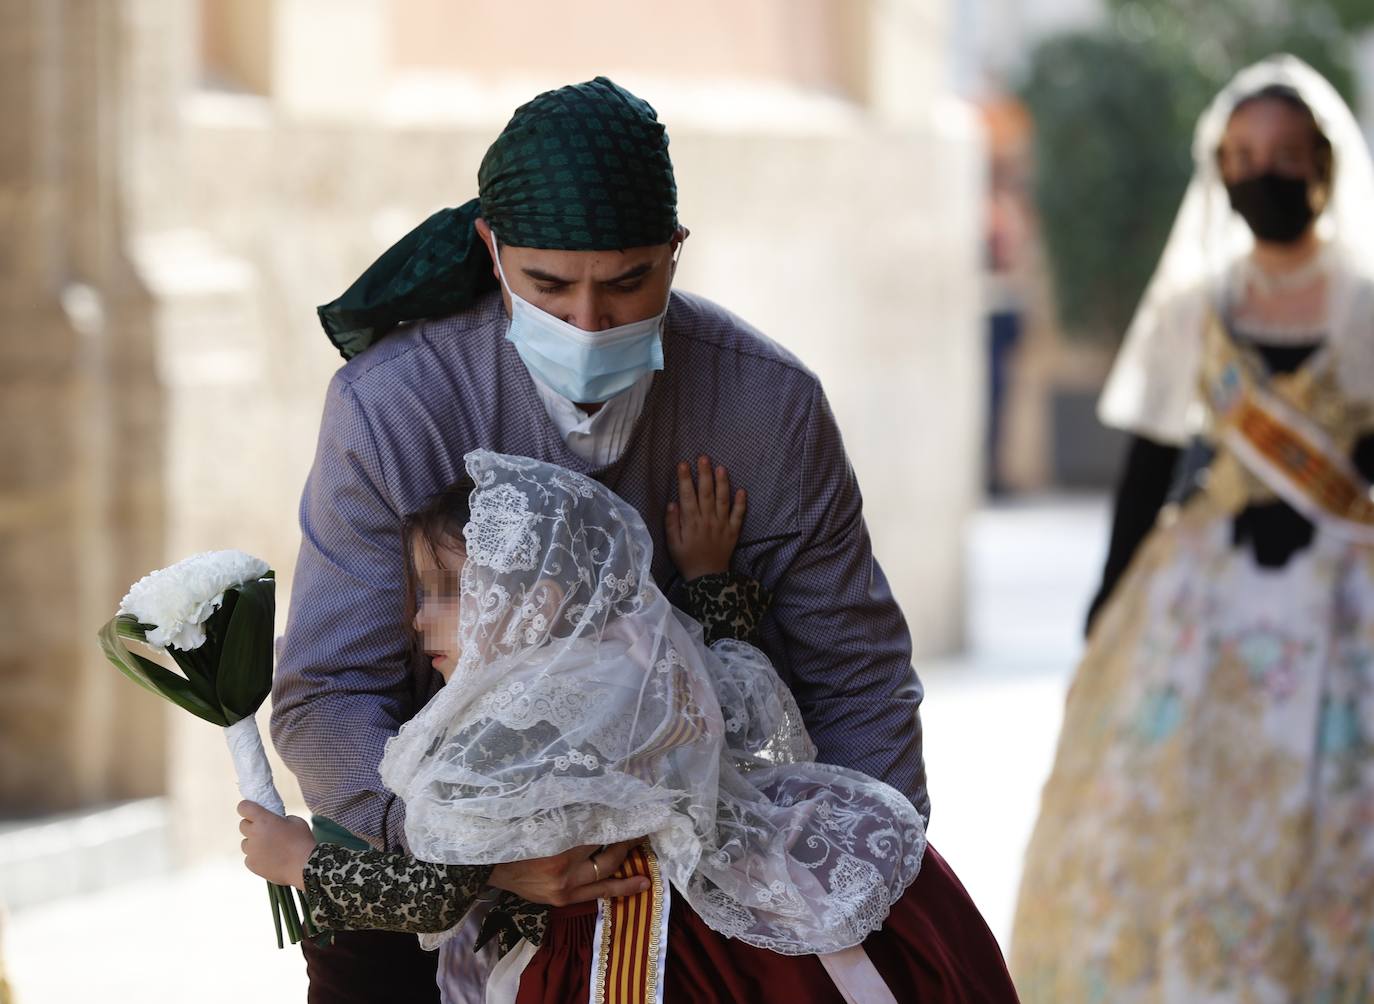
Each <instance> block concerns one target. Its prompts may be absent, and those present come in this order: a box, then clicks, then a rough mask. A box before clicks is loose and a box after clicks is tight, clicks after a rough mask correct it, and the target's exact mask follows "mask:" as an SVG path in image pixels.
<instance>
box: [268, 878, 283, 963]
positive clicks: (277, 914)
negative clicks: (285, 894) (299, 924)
mask: <svg viewBox="0 0 1374 1004" xmlns="http://www.w3.org/2000/svg"><path fill="white" fill-rule="evenodd" d="M267 898H268V899H269V900H271V902H272V926H274V927H275V928H276V929H277V947H278V948H285V947H286V943H285V942H283V941H282V938H281V907H280V906H279V904H278V903H277V887H276V886H274V885H273V884H272V883H271V882H268V883H267Z"/></svg>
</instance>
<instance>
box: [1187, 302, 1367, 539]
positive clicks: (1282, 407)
mask: <svg viewBox="0 0 1374 1004" xmlns="http://www.w3.org/2000/svg"><path fill="white" fill-rule="evenodd" d="M1212 323H1213V324H1215V325H1220V323H1221V322H1220V320H1218V319H1217V318H1216V317H1215V316H1214V317H1213V321H1212ZM1242 365H1243V364H1242V362H1241V360H1240V359H1239V358H1236V357H1235V355H1234V354H1232V357H1231V358H1230V359H1229V360H1228V361H1227V362H1226V363H1225V365H1224V366H1223V367H1222V369H1221V371H1220V373H1219V375H1218V376H1217V378H1216V380H1215V381H1214V382H1213V385H1212V387H1211V388H1210V392H1211V400H1212V408H1213V412H1214V414H1215V416H1216V420H1217V433H1218V436H1219V437H1220V438H1221V440H1222V441H1223V442H1224V443H1225V444H1226V445H1227V446H1228V447H1229V448H1230V449H1231V450H1232V451H1233V452H1234V453H1235V455H1236V457H1237V459H1239V460H1240V462H1241V463H1242V464H1244V465H1245V467H1246V469H1247V470H1249V471H1250V472H1251V473H1252V474H1254V475H1255V477H1257V478H1259V480H1260V481H1261V482H1262V483H1263V484H1264V485H1265V486H1266V487H1267V488H1269V489H1270V490H1271V491H1272V492H1273V493H1274V494H1275V495H1277V496H1279V498H1281V499H1283V500H1284V501H1285V502H1287V503H1288V504H1289V505H1291V506H1292V507H1293V508H1294V509H1297V510H1298V511H1299V512H1301V513H1302V514H1303V515H1304V516H1306V517H1307V518H1308V519H1310V520H1312V521H1313V522H1315V523H1318V524H1320V525H1321V526H1323V527H1326V528H1328V529H1330V530H1332V531H1333V532H1335V533H1338V534H1340V535H1341V536H1343V537H1347V538H1349V539H1352V540H1356V541H1359V542H1362V543H1374V498H1371V494H1370V486H1369V484H1368V483H1367V482H1366V481H1365V480H1364V478H1363V477H1361V476H1360V473H1359V472H1358V471H1357V470H1356V469H1355V467H1354V465H1353V464H1351V463H1350V460H1349V459H1348V458H1347V457H1346V456H1345V455H1344V454H1342V453H1341V452H1340V451H1339V450H1338V449H1337V448H1336V446H1335V444H1334V443H1332V442H1331V439H1330V437H1329V436H1328V435H1327V434H1326V433H1325V432H1324V431H1323V430H1322V429H1321V428H1320V427H1318V426H1317V425H1316V423H1314V422H1313V421H1312V420H1311V419H1309V418H1308V417H1307V416H1305V415H1303V414H1302V413H1301V412H1299V411H1298V410H1297V409H1296V408H1294V407H1293V406H1292V405H1290V404H1288V403H1287V402H1286V401H1284V400H1282V399H1281V398H1279V397H1278V396H1277V395H1275V394H1274V393H1272V392H1271V391H1268V390H1266V389H1265V388H1264V387H1263V386H1262V385H1261V384H1260V383H1259V382H1258V381H1256V380H1253V379H1251V378H1250V377H1249V375H1248V374H1246V373H1245V371H1244V370H1243V368H1242Z"/></svg>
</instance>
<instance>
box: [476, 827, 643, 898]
mask: <svg viewBox="0 0 1374 1004" xmlns="http://www.w3.org/2000/svg"><path fill="white" fill-rule="evenodd" d="M639 842H640V841H639V840H637V839H636V840H624V841H621V842H620V843H618V844H608V845H606V846H605V847H596V846H593V845H588V846H585V847H574V848H572V849H571V850H567V851H564V852H563V853H562V854H555V855H554V856H553V857H550V858H532V859H530V860H529V861H508V862H506V863H504V864H499V865H497V866H496V867H494V868H493V869H492V870H491V877H490V878H489V879H487V884H488V885H490V886H493V887H494V888H497V889H505V890H507V891H508V892H513V893H515V894H516V895H517V896H519V897H520V898H521V899H524V900H528V901H529V902H531V903H547V904H548V905H549V906H567V905H568V904H569V903H584V902H586V901H588V900H593V899H602V898H603V897H611V898H615V897H618V896H633V895H635V894H636V893H641V892H644V890H646V889H648V888H649V880H648V879H647V878H645V877H644V876H642V875H637V876H635V877H633V878H623V879H616V878H611V876H612V875H614V874H615V873H616V869H618V868H619V867H620V865H621V862H623V861H624V860H625V856H626V855H627V854H629V853H630V849H631V848H633V847H634V846H635V845H636V844H638V843H639Z"/></svg>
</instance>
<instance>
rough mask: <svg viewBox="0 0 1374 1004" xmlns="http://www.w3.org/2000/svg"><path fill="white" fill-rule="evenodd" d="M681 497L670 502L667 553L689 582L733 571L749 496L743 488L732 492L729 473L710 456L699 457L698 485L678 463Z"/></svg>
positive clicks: (683, 465) (678, 490)
mask: <svg viewBox="0 0 1374 1004" xmlns="http://www.w3.org/2000/svg"><path fill="white" fill-rule="evenodd" d="M677 492H678V501H676V502H669V503H668V513H667V516H666V518H665V521H664V522H665V529H666V531H667V538H668V554H669V556H670V557H671V558H672V559H673V564H674V565H676V566H677V570H678V572H679V573H681V575H682V577H683V579H684V580H686V581H687V582H691V581H692V580H693V579H698V578H700V577H701V576H703V575H714V574H718V573H720V572H728V571H729V570H730V556H731V555H732V554H734V553H735V544H736V543H738V542H739V534H740V529H741V528H742V527H743V526H744V511H745V508H746V505H747V499H746V497H745V494H744V490H743V489H740V490H739V491H737V492H735V493H734V496H733V498H732V497H731V494H730V475H729V474H727V473H726V471H725V468H724V467H721V466H719V465H717V466H716V467H715V469H714V470H712V468H711V461H710V460H708V459H707V458H706V457H698V458H697V479H696V484H693V483H692V468H691V466H690V465H689V464H687V463H680V464H678V465H677Z"/></svg>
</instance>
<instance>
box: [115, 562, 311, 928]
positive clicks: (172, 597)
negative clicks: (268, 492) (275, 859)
mask: <svg viewBox="0 0 1374 1004" xmlns="http://www.w3.org/2000/svg"><path fill="white" fill-rule="evenodd" d="M275 586H276V580H275V579H274V578H273V574H272V570H271V569H270V568H269V567H268V565H267V562H265V561H262V560H261V559H259V558H255V557H253V556H252V555H250V554H244V553H243V552H242V551H207V552H206V553H204V554H197V555H194V556H193V557H190V558H187V559H185V560H184V561H179V562H177V563H176V564H175V565H170V566H168V567H167V568H164V569H162V570H160V571H157V572H153V573H152V574H150V575H145V576H144V577H143V578H141V579H139V580H138V582H136V583H134V585H133V586H132V587H130V589H129V593H128V595H127V596H125V597H124V599H123V600H122V601H121V602H120V604H119V613H118V614H117V615H116V616H115V617H114V618H112V619H111V620H110V622H109V623H108V624H106V625H105V626H104V627H103V628H101V630H100V647H101V648H102V649H104V651H105V656H106V658H108V659H109V660H110V662H112V663H114V665H115V667H116V668H117V669H118V670H119V671H120V672H121V673H123V674H124V675H125V676H127V677H128V678H129V679H131V680H133V681H134V682H135V683H137V684H138V685H139V686H141V687H144V688H146V689H147V690H150V691H152V692H153V693H154V694H157V695H158V696H159V697H164V698H166V699H167V700H169V701H171V702H172V703H173V704H175V705H177V706H179V707H182V708H184V709H186V710H187V711H189V712H190V713H191V714H193V715H195V716H196V717H197V718H203V719H205V720H206V721H207V722H213V723H214V724H215V725H218V726H219V727H220V728H222V729H224V738H225V740H226V741H227V742H228V744H229V753H230V756H231V757H232V758H233V761H234V772H235V774H236V775H237V776H238V785H239V791H240V792H242V794H243V797H244V798H246V799H249V800H251V801H254V802H257V803H258V804H259V805H261V806H263V807H264V808H267V809H270V810H271V811H272V812H275V813H277V815H279V816H281V815H285V814H286V807H285V806H284V805H283V804H282V800H281V795H279V794H278V793H277V788H276V785H274V784H273V783H272V768H271V765H270V764H268V762H267V754H266V753H265V752H264V751H263V748H262V737H261V736H260V735H259V734H258V726H257V722H256V721H255V720H254V718H253V716H254V715H255V714H256V713H257V710H258V708H259V707H261V706H262V702H263V701H264V700H266V699H267V695H268V694H269V693H271V690H272V630H273V619H274V615H275V612H276V592H275ZM126 639H132V640H134V641H138V642H142V643H143V644H145V645H147V646H149V647H150V648H152V649H156V650H158V651H165V652H166V653H167V654H168V655H169V656H171V658H172V660H173V661H174V662H175V663H176V664H177V666H178V667H179V668H180V669H181V672H182V673H183V674H184V675H180V676H179V675H178V674H176V673H174V672H172V671H171V670H170V669H167V668H165V667H163V666H160V665H158V664H157V663H156V662H154V661H153V660H151V659H148V658H145V657H144V656H141V655H138V654H137V653H134V652H130V651H129V649H128V648H127V646H126V645H125V644H124V643H125V640H126ZM267 888H268V893H269V895H270V897H271V900H272V921H273V924H274V925H275V927H276V930H277V946H278V947H284V945H283V941H282V925H283V922H284V923H285V926H286V932H287V936H288V937H289V938H290V939H291V943H292V944H295V943H296V942H298V941H300V940H301V938H302V937H304V936H307V935H314V934H315V933H316V932H315V930H314V928H313V926H312V925H311V923H310V911H309V909H308V908H306V904H305V898H304V897H301V909H302V911H303V912H304V914H305V922H304V924H302V922H301V918H300V915H299V914H297V912H296V904H295V901H294V900H293V899H292V895H291V894H292V891H293V890H292V889H291V888H289V887H288V886H280V885H274V884H273V883H271V882H269V883H268V884H267Z"/></svg>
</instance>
